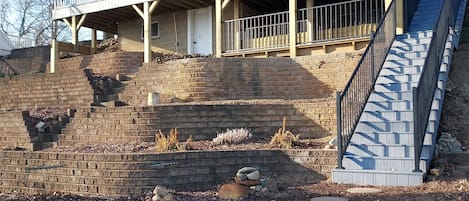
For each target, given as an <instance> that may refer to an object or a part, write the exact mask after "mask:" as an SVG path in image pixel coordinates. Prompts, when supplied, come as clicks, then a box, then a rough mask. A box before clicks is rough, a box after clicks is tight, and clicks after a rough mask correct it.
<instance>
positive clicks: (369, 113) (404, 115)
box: [360, 102, 441, 122]
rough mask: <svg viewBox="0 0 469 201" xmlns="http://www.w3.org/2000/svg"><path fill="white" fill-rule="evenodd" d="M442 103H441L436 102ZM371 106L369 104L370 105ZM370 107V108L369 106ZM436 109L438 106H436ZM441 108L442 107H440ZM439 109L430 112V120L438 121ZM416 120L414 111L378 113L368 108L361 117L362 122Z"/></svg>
mask: <svg viewBox="0 0 469 201" xmlns="http://www.w3.org/2000/svg"><path fill="white" fill-rule="evenodd" d="M435 103H438V104H439V103H440V102H434V103H433V104H435ZM368 105H369V104H368ZM367 107H368V106H367ZM435 107H436V106H435ZM440 107H441V106H440ZM437 111H438V109H437V108H436V109H433V110H432V111H431V112H430V116H429V120H436V119H437V117H438V112H437ZM413 120H414V113H413V111H409V110H401V111H396V110H389V111H377V110H372V109H368V108H366V109H365V111H364V112H363V114H362V116H361V117H360V121H362V122H384V121H408V122H411V121H413Z"/></svg>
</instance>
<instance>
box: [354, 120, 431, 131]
mask: <svg viewBox="0 0 469 201" xmlns="http://www.w3.org/2000/svg"><path fill="white" fill-rule="evenodd" d="M434 124H435V122H434V121H430V122H429V123H428V128H427V131H428V132H434V131H435V130H434V127H435V126H434ZM428 129H429V130H428ZM413 131H414V123H413V122H385V123H382V122H361V123H359V124H358V125H357V128H356V129H355V132H363V133H373V132H397V133H400V132H404V133H409V132H413Z"/></svg>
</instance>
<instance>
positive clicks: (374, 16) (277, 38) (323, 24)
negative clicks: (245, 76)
mask: <svg viewBox="0 0 469 201" xmlns="http://www.w3.org/2000/svg"><path fill="white" fill-rule="evenodd" d="M383 15H384V0H351V1H347V2H343V3H334V4H328V5H322V6H316V7H311V8H304V9H299V10H298V11H297V18H298V19H297V33H296V34H297V35H296V38H297V41H296V44H299V45H302V44H310V43H315V42H324V41H331V40H342V39H354V38H361V37H370V33H371V32H372V31H374V30H376V24H377V22H379V20H380V19H381V18H382V17H383ZM223 28H224V35H223V37H224V44H223V51H224V52H225V53H230V52H240V51H249V50H265V49H273V48H282V47H288V46H289V37H288V35H289V34H290V33H289V15H288V11H285V12H279V13H272V14H267V15H259V16H253V17H245V18H240V19H233V20H226V21H225V22H224V27H223Z"/></svg>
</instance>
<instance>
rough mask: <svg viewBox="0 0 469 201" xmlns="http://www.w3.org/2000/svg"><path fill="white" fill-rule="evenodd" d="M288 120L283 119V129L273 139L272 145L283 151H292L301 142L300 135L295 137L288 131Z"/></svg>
mask: <svg viewBox="0 0 469 201" xmlns="http://www.w3.org/2000/svg"><path fill="white" fill-rule="evenodd" d="M286 121H287V118H285V117H283V122H282V128H280V129H278V131H277V133H275V135H274V136H273V137H272V140H271V141H270V145H272V146H274V147H279V148H283V149H291V148H293V146H294V145H295V143H298V142H299V140H300V135H299V134H298V135H294V134H293V133H292V132H290V131H287V130H286Z"/></svg>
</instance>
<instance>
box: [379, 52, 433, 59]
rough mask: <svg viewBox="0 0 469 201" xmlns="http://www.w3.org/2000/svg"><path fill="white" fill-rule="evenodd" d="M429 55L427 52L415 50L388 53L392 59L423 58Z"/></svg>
mask: <svg viewBox="0 0 469 201" xmlns="http://www.w3.org/2000/svg"><path fill="white" fill-rule="evenodd" d="M426 56H427V52H415V51H414V52H413V53H391V54H389V55H388V57H387V59H390V60H405V59H410V60H416V59H422V58H425V57H426Z"/></svg>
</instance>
